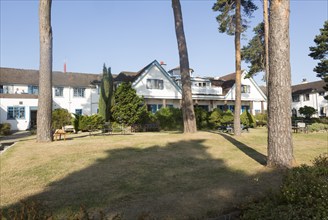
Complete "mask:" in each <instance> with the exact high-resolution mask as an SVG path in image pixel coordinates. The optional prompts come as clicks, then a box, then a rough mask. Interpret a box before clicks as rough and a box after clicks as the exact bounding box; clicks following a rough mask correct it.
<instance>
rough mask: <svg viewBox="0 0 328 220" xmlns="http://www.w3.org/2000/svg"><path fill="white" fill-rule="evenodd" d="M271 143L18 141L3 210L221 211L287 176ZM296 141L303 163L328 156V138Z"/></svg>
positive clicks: (4, 176)
mask: <svg viewBox="0 0 328 220" xmlns="http://www.w3.org/2000/svg"><path fill="white" fill-rule="evenodd" d="M266 138H267V136H266V129H265V128H258V129H251V130H250V132H249V133H243V134H242V136H241V137H238V138H236V137H233V136H229V135H226V136H222V135H220V134H219V133H216V132H198V133H196V134H188V135H185V134H180V133H169V132H167V133H164V132H163V133H136V134H132V135H108V136H85V137H78V136H75V135H73V134H72V135H70V136H69V137H68V139H69V140H67V141H56V142H52V143H49V144H40V143H36V142H35V141H34V140H29V141H24V142H19V143H18V144H16V145H15V146H14V147H12V148H10V149H9V150H7V151H6V152H5V153H4V154H2V155H1V156H0V159H1V170H0V172H1V173H0V174H1V183H0V184H1V188H0V190H1V192H0V193H1V198H0V199H1V200H0V202H1V207H2V208H8V207H11V206H13V205H17V203H18V202H19V201H20V200H39V201H41V202H43V203H44V204H45V205H47V206H49V208H51V209H52V210H53V211H54V213H55V214H57V215H59V216H61V215H64V214H65V213H67V212H68V210H72V211H75V210H78V208H79V206H80V205H81V204H84V205H85V206H86V207H87V208H90V209H98V208H100V209H103V210H105V211H106V212H107V213H117V212H122V213H124V215H125V216H126V217H127V219H130V218H132V219H134V218H135V216H136V215H137V214H138V213H141V212H142V211H150V212H152V213H154V215H155V216H159V217H161V218H164V217H172V218H174V219H181V218H187V217H190V216H197V217H201V216H206V213H208V212H211V213H213V212H217V213H219V212H221V211H222V210H225V209H229V208H231V207H233V206H236V205H237V204H240V203H242V202H245V201H248V200H250V199H253V198H255V197H257V196H259V195H262V193H264V192H265V191H266V190H267V189H269V188H271V187H273V188H275V187H277V185H278V184H279V181H280V178H281V173H279V172H278V173H277V172H274V170H272V169H269V168H267V167H265V165H263V161H265V155H266V143H267V140H266ZM293 138H294V153H295V159H296V161H297V163H298V164H301V163H307V164H310V162H311V160H312V159H313V158H314V157H315V156H318V155H319V154H321V153H325V152H326V153H327V152H328V146H327V133H313V134H294V136H293Z"/></svg>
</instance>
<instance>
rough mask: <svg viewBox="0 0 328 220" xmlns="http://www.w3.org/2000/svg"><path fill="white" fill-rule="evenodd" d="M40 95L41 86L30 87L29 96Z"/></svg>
mask: <svg viewBox="0 0 328 220" xmlns="http://www.w3.org/2000/svg"><path fill="white" fill-rule="evenodd" d="M38 93H39V86H31V85H29V86H28V94H34V95H37V94H38Z"/></svg>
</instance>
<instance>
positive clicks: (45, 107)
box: [37, 0, 52, 142]
mask: <svg viewBox="0 0 328 220" xmlns="http://www.w3.org/2000/svg"><path fill="white" fill-rule="evenodd" d="M39 29H40V69H39V96H38V97H39V98H38V114H37V141H38V142H50V141H52V132H51V114H52V30H51V0H40V4H39Z"/></svg>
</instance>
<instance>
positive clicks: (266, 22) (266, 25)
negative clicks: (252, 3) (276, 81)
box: [263, 0, 269, 89]
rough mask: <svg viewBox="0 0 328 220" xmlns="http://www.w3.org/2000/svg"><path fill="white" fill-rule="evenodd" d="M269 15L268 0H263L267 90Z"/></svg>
mask: <svg viewBox="0 0 328 220" xmlns="http://www.w3.org/2000/svg"><path fill="white" fill-rule="evenodd" d="M268 19H269V15H268V0H263V21H264V50H265V81H266V84H267V85H266V86H267V89H268V81H269V20H268Z"/></svg>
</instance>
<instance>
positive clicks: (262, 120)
mask: <svg viewBox="0 0 328 220" xmlns="http://www.w3.org/2000/svg"><path fill="white" fill-rule="evenodd" d="M255 120H256V125H257V126H264V125H267V121H268V115H267V114H266V113H259V114H256V115H255Z"/></svg>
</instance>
